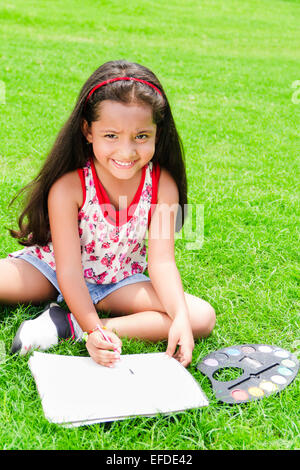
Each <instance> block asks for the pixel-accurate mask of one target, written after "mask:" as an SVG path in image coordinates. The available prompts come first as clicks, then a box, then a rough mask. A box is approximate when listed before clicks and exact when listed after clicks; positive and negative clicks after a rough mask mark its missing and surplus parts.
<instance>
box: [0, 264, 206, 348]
mask: <svg viewBox="0 0 300 470" xmlns="http://www.w3.org/2000/svg"><path fill="white" fill-rule="evenodd" d="M57 294H58V291H57V290H56V288H55V287H54V286H53V284H52V283H51V282H50V281H49V280H48V279H47V278H46V277H45V276H44V274H42V273H41V272H40V271H39V270H38V269H37V268H36V267H34V266H33V265H31V264H30V263H28V262H27V261H25V260H22V259H18V258H6V259H2V260H0V304H1V303H3V304H18V303H21V304H22V303H24V304H26V303H33V304H37V303H40V302H47V301H50V300H55V299H56V297H57ZM185 298H186V303H187V307H188V311H189V315H190V320H191V326H192V331H193V334H194V338H199V337H206V336H208V335H209V334H210V333H211V331H212V329H213V328H214V325H215V312H214V309H213V308H212V307H211V305H210V304H209V303H208V302H206V301H205V300H202V299H200V298H198V297H196V296H194V295H191V294H188V293H185ZM96 309H97V311H105V312H108V313H110V315H111V316H110V317H109V318H102V319H101V321H102V322H103V324H105V326H106V327H107V328H109V329H112V330H115V331H116V332H117V334H118V336H120V337H122V336H127V337H129V338H134V337H135V338H140V339H144V340H150V341H160V340H163V339H167V337H168V332H169V328H170V325H171V319H170V317H169V316H168V315H167V314H166V313H165V312H164V308H163V307H162V305H161V303H160V300H159V299H158V297H157V295H156V293H155V290H154V288H153V286H152V283H151V281H145V282H137V283H135V284H128V285H125V286H122V287H120V288H119V289H117V290H115V291H113V292H112V293H110V294H108V295H107V296H106V297H104V299H102V300H101V301H100V302H98V303H97V304H96Z"/></svg>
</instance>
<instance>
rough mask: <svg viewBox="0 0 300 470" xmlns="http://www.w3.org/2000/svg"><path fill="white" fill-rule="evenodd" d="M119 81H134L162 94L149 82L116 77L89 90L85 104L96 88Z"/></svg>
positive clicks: (133, 78)
mask: <svg viewBox="0 0 300 470" xmlns="http://www.w3.org/2000/svg"><path fill="white" fill-rule="evenodd" d="M120 80H134V81H135V82H140V83H144V84H145V85H148V86H151V88H153V89H154V90H156V91H157V92H158V93H159V94H160V95H162V92H161V91H160V90H159V89H158V88H157V87H156V86H155V85H153V84H152V83H150V82H147V81H146V80H141V79H140V78H135V77H117V78H110V79H109V80H106V81H105V82H101V83H99V84H98V85H96V86H94V88H92V89H91V91H90V92H89V94H88V96H87V98H86V100H85V104H86V103H87V102H88V100H89V99H90V97H91V96H92V94H93V93H94V92H95V91H96V90H98V88H100V87H101V86H104V85H107V84H108V83H112V82H118V81H120Z"/></svg>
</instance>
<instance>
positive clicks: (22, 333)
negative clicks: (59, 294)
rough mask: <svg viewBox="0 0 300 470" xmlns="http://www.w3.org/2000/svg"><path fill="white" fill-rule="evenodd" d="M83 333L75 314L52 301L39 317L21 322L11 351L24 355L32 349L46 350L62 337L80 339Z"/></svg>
mask: <svg viewBox="0 0 300 470" xmlns="http://www.w3.org/2000/svg"><path fill="white" fill-rule="evenodd" d="M82 334H83V332H82V330H81V328H80V326H79V325H78V323H77V321H76V320H75V318H74V316H73V315H72V314H71V313H67V312H66V311H65V310H63V309H62V308H61V307H60V306H59V305H58V304H56V303H51V304H50V305H48V306H47V307H46V309H45V310H44V311H43V312H42V313H41V314H40V315H39V316H38V317H37V318H35V319H33V320H25V321H23V323H21V325H20V327H19V329H18V331H17V333H16V336H15V337H14V340H13V343H12V346H11V351H10V352H11V353H12V354H14V353H16V352H19V353H20V354H21V355H24V354H26V353H28V352H29V351H30V350H31V349H39V350H40V351H45V350H46V349H49V348H50V347H51V346H55V345H56V344H58V342H59V340H60V339H70V338H72V339H74V340H77V341H80V340H81V339H82Z"/></svg>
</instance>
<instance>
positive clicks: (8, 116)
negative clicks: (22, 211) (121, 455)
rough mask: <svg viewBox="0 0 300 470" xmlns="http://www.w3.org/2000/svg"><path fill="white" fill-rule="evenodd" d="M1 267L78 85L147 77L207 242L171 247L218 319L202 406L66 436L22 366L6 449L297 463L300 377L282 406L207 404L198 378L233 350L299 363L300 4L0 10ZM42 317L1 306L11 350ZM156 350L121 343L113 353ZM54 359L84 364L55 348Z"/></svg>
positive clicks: (3, 415)
mask: <svg viewBox="0 0 300 470" xmlns="http://www.w3.org/2000/svg"><path fill="white" fill-rule="evenodd" d="M0 18H1V19H0V29H1V40H0V80H1V84H2V85H3V84H4V86H5V101H6V103H3V97H2V104H0V120H1V126H0V159H1V175H0V182H1V186H0V208H1V211H0V256H1V257H5V256H6V254H7V253H9V252H10V251H13V250H15V249H18V245H17V244H16V243H15V241H13V240H12V239H11V238H10V237H9V235H8V232H7V230H6V227H7V226H10V224H11V223H13V221H15V219H16V215H17V213H18V207H17V206H14V207H13V208H8V203H9V201H10V199H11V198H12V197H13V196H14V194H15V193H16V192H17V190H18V189H20V188H21V187H22V186H23V185H25V184H26V183H27V182H28V181H29V180H30V179H32V178H33V176H34V175H35V174H36V173H37V171H38V169H39V167H40V165H41V163H42V161H43V159H44V157H45V154H46V153H47V151H48V150H49V148H50V146H51V144H52V142H53V140H54V138H55V136H56V134H57V132H58V131H59V129H60V127H61V126H62V124H63V123H64V121H65V119H66V118H67V117H68V115H69V113H70V111H71V109H72V106H73V105H74V102H75V100H76V97H77V94H78V92H79V89H80V87H81V86H82V84H83V83H84V81H85V80H86V79H87V78H88V76H89V75H90V74H91V73H92V72H93V71H94V70H95V69H96V68H97V67H98V66H99V65H100V64H102V63H104V62H106V61H107V60H114V59H120V58H126V59H128V60H131V61H134V62H139V63H142V64H144V65H146V66H148V67H149V68H150V69H152V70H153V71H154V72H155V73H156V74H157V75H158V77H159V78H160V79H161V81H162V83H163V85H164V87H165V90H166V92H167V94H168V97H169V100H170V102H171V105H172V109H173V113H174V116H175V119H176V122H177V126H178V129H179V132H180V134H181V137H182V139H183V142H184V145H185V150H186V164H187V173H188V182H189V201H190V202H191V203H193V204H199V205H201V204H202V205H203V206H204V216H205V223H204V243H203V246H202V248H201V249H200V250H194V251H191V250H187V249H186V241H185V240H184V239H178V240H177V241H176V260H177V264H178V268H179V270H180V273H181V276H182V281H183V285H184V289H185V290H186V291H188V292H190V293H192V294H194V295H197V296H199V297H202V298H204V299H206V300H208V301H209V302H210V303H211V304H212V305H213V306H214V308H215V310H216V313H217V324H216V327H215V330H214V332H213V334H212V335H211V336H210V337H209V338H207V339H205V340H200V341H197V342H196V346H195V350H194V356H193V362H192V364H191V365H190V367H189V371H190V372H191V373H192V374H193V375H194V377H195V378H196V379H197V380H199V383H200V384H201V386H202V387H203V389H204V391H205V393H206V394H207V396H208V398H209V400H210V405H209V406H208V407H206V408H202V409H199V410H191V411H187V412H185V413H182V414H176V415H173V416H171V417H161V416H160V417H158V418H136V419H133V420H125V421H120V422H115V423H112V424H101V425H93V426H89V427H81V428H76V429H64V428H61V427H59V426H56V425H53V424H50V423H48V421H47V420H46V419H45V418H44V415H43V412H42V408H41V404H40V399H39V397H38V394H37V391H36V388H35V383H34V381H33V378H32V376H31V374H30V371H29V368H28V366H27V360H28V358H20V357H12V356H10V355H8V354H7V355H6V356H5V359H3V360H2V363H1V364H0V382H1V389H0V448H2V449H152V450H153V449H176V450H179V449H189V450H190V449H224V450H225V449H297V448H299V447H300V439H299V435H300V430H299V411H298V410H299V391H300V390H299V384H300V380H299V378H296V380H295V381H294V382H293V383H292V384H291V385H290V386H289V387H288V388H286V389H285V390H284V391H282V393H280V394H279V395H272V396H270V397H269V398H266V399H263V400H259V401H255V402H250V403H246V404H242V405H234V406H229V405H225V404H222V403H219V402H217V401H216V399H215V397H214V395H213V393H212V389H211V386H210V384H209V381H208V379H207V378H206V377H205V376H203V375H202V374H201V373H200V372H199V371H196V368H195V366H196V364H197V362H198V360H199V359H201V358H202V357H204V356H205V355H206V354H208V353H209V352H211V351H213V350H216V349H220V348H223V347H225V346H228V345H234V344H241V343H267V344H277V345H278V346H281V347H283V348H286V349H288V350H290V351H293V352H294V353H298V352H299V279H300V269H299V260H298V256H299V148H298V146H299V129H300V120H299V117H300V104H295V103H293V101H292V95H293V93H294V92H295V90H294V89H293V88H292V83H293V82H295V81H296V80H299V79H300V76H299V59H300V50H299V42H300V32H299V21H300V2H299V1H283V0H252V1H250V0H244V1H238V0H223V1H221V0H204V1H200V0H193V1H192V0H185V1H180V0H170V1H168V2H158V1H154V2H153V1H151V2H150V1H149V0H145V1H143V2H135V1H133V0H128V1H127V2H121V1H116V0H113V1H108V0H107V1H104V0H102V1H92V0H89V1H78V2H75V3H74V2H71V1H70V0H66V1H64V2H59V1H57V0H54V1H51V2H50V1H46V2H37V1H32V0H27V1H24V0H14V1H13V2H10V3H8V4H6V3H5V5H4V4H3V5H1V7H0ZM38 311H39V308H37V307H30V306H29V307H25V306H18V307H4V306H1V307H0V318H1V326H0V341H3V342H4V344H5V349H6V351H9V348H10V344H11V341H12V339H13V337H14V334H15V332H16V329H17V327H18V325H19V324H20V322H21V321H23V320H24V319H26V318H29V317H30V316H32V315H34V314H36V313H37V312H38ZM164 349H165V344H164V343H160V344H158V345H154V344H146V343H143V342H140V341H138V342H135V341H124V347H123V352H124V353H128V354H130V353H136V352H151V351H156V350H158V351H163V350H164ZM52 351H53V352H55V353H57V354H74V355H77V354H79V355H81V354H87V352H86V350H85V348H84V346H83V345H79V344H76V345H73V344H71V343H64V344H61V345H59V346H58V347H56V348H53V350H52Z"/></svg>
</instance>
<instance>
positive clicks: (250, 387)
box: [197, 344, 299, 403]
mask: <svg viewBox="0 0 300 470" xmlns="http://www.w3.org/2000/svg"><path fill="white" fill-rule="evenodd" d="M233 368H234V369H235V370H236V369H240V372H241V375H240V376H239V377H235V378H234V379H232V380H231V379H230V371H231V370H233ZM197 369H199V370H200V371H201V372H202V373H203V374H205V375H207V377H208V378H209V380H210V381H211V384H212V387H213V390H214V392H215V394H216V398H217V399H218V400H219V401H222V402H224V403H242V402H247V401H250V400H257V399H260V398H264V397H266V396H269V395H270V394H272V393H276V392H277V393H278V392H280V391H281V390H283V389H284V388H285V387H287V386H288V385H289V384H290V383H291V382H292V381H293V380H294V378H295V377H296V375H297V373H298V370H299V361H298V359H297V358H296V356H295V355H294V354H292V353H290V352H289V351H287V350H285V349H282V348H279V347H277V346H270V345H268V344H242V345H238V346H230V347H227V348H223V349H219V350H218V351H215V352H212V353H210V354H209V355H208V356H206V357H205V358H204V359H203V360H202V361H201V362H199V363H198V364H197ZM224 372H227V373H226V374H225V376H226V377H228V376H229V380H228V379H226V381H224V380H222V373H224ZM223 376H224V374H223Z"/></svg>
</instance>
